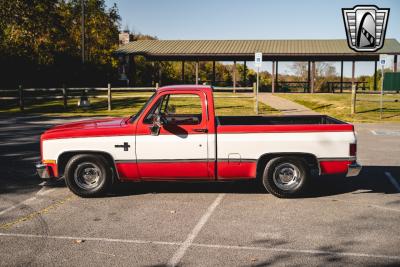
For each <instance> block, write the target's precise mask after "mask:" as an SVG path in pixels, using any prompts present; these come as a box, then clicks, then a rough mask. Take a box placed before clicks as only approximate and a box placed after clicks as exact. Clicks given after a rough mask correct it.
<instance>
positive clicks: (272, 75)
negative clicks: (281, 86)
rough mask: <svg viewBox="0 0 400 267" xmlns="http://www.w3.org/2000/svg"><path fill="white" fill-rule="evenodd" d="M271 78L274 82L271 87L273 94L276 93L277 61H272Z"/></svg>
mask: <svg viewBox="0 0 400 267" xmlns="http://www.w3.org/2000/svg"><path fill="white" fill-rule="evenodd" d="M271 78H272V81H271V86H272V88H271V91H272V93H275V61H272V73H271Z"/></svg>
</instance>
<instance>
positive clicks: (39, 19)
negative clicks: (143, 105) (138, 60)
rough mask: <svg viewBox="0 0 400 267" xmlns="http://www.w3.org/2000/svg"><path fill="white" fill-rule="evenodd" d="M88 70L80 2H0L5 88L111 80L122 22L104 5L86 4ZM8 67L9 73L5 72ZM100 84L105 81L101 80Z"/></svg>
mask: <svg viewBox="0 0 400 267" xmlns="http://www.w3.org/2000/svg"><path fill="white" fill-rule="evenodd" d="M85 5H86V6H85V9H86V23H85V26H86V27H85V29H86V31H85V32H86V44H87V46H86V53H87V55H88V57H87V65H86V66H82V65H81V63H80V54H81V47H80V40H81V28H80V25H81V24H80V21H81V1H80V0H13V1H8V0H0V65H1V66H3V68H2V69H6V73H5V75H4V77H5V80H3V83H2V84H6V85H8V86H11V85H12V86H16V85H17V84H15V83H24V84H26V85H27V86H34V85H40V86H45V85H56V84H57V85H58V86H60V85H61V83H62V82H65V81H68V82H70V83H74V82H75V83H80V84H82V82H83V80H85V81H87V82H90V81H95V80H99V77H100V78H104V79H103V80H102V81H101V82H102V83H103V84H104V81H105V80H107V79H110V74H111V73H112V70H113V69H115V68H116V61H114V60H113V58H112V57H111V53H112V51H114V49H115V48H116V47H117V45H118V27H119V20H120V17H119V15H118V9H117V7H116V6H115V5H114V6H113V7H111V8H110V9H107V8H106V6H105V2H104V0H85ZM5 66H7V68H5ZM100 80H101V79H100Z"/></svg>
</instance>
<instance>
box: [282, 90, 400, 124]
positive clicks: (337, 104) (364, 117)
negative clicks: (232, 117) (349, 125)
mask: <svg viewBox="0 0 400 267" xmlns="http://www.w3.org/2000/svg"><path fill="white" fill-rule="evenodd" d="M277 96H280V97H283V98H286V99H289V100H292V101H294V102H296V103H299V104H301V105H304V106H306V107H308V108H310V109H312V110H315V111H316V112H319V113H321V114H327V115H329V116H332V117H335V118H338V119H341V120H344V121H348V122H400V94H387V95H384V98H383V100H384V101H387V102H384V103H383V115H382V120H381V119H380V110H379V108H380V102H379V100H380V95H370V94H368V95H367V94H357V104H356V112H357V113H356V114H355V115H351V114H350V108H351V94H277ZM395 100H397V101H398V102H394V101H395Z"/></svg>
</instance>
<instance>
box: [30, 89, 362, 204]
mask: <svg viewBox="0 0 400 267" xmlns="http://www.w3.org/2000/svg"><path fill="white" fill-rule="evenodd" d="M41 155H42V161H41V163H40V164H38V165H37V166H36V167H37V170H38V173H39V175H40V176H41V177H42V178H43V179H51V178H61V177H64V178H65V181H66V184H67V186H68V187H69V188H70V190H71V191H72V192H74V193H75V194H77V195H79V196H83V197H89V196H97V195H100V194H104V193H105V192H106V191H107V190H108V189H109V188H110V186H111V185H112V184H113V183H114V182H117V181H120V182H126V181H156V180H158V181H160V180H164V181H165V180H168V181H171V180H172V181H181V180H184V181H195V180H196V181H232V180H239V179H259V181H261V182H262V184H263V185H264V186H265V188H266V189H267V190H268V191H269V192H270V193H272V194H274V195H275V196H278V197H291V196H296V195H298V194H299V193H302V192H304V189H305V188H306V186H307V184H308V182H309V180H310V179H311V177H313V176H316V175H325V174H343V175H347V176H355V175H358V173H359V172H360V170H361V166H360V165H358V164H357V162H356V136H355V134H354V127H353V125H351V124H347V123H345V122H342V121H339V120H336V119H334V118H331V117H328V116H324V115H316V116H218V117H217V116H215V110H214V99H213V90H212V88H211V87H209V86H192V85H180V86H168V87H163V88H160V89H158V90H157V92H156V93H154V94H153V95H152V96H151V97H150V98H149V100H148V101H147V103H146V104H145V105H144V106H143V107H142V109H141V110H140V111H139V112H138V113H137V114H136V115H134V116H131V117H129V118H107V119H100V120H91V121H82V122H76V123H68V124H64V125H60V126H56V127H54V128H51V129H49V130H47V131H46V132H44V133H43V135H42V136H41Z"/></svg>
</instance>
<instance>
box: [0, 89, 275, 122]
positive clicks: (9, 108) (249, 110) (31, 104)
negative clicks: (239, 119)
mask: <svg viewBox="0 0 400 267" xmlns="http://www.w3.org/2000/svg"><path fill="white" fill-rule="evenodd" d="M118 95H129V96H128V97H124V98H117V96H118ZM150 95H151V93H115V94H113V97H115V98H113V100H112V107H113V109H112V110H111V111H108V110H107V99H106V98H90V103H91V107H90V108H89V109H88V110H84V109H82V108H79V107H78V106H77V102H78V99H69V100H68V108H67V109H66V110H65V109H64V108H63V101H62V100H26V101H25V109H24V111H22V112H21V111H20V110H19V107H18V106H17V105H16V102H17V101H16V100H0V115H2V116H17V115H25V114H27V115H32V114H43V115H57V116H82V117H87V116H115V117H120V116H130V115H132V114H135V113H136V112H137V111H138V110H139V109H140V108H141V107H142V106H143V105H144V103H145V102H146V101H147V99H148V97H149V96H150ZM216 96H217V97H216V98H215V105H216V114H217V115H254V114H255V113H254V99H253V98H249V97H232V96H234V95H233V94H232V93H216ZM236 96H237V95H236ZM182 105H185V106H187V107H188V108H189V107H190V106H191V103H190V101H189V102H187V103H182ZM259 110H260V114H263V115H270V114H279V111H277V110H275V109H273V108H271V107H269V106H267V105H265V104H263V103H259Z"/></svg>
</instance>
